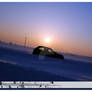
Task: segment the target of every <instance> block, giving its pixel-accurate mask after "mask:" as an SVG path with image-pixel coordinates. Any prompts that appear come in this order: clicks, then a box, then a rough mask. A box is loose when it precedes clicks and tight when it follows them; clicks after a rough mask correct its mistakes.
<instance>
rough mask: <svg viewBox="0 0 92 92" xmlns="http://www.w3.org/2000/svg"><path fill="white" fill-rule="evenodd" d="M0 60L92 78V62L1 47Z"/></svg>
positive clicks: (59, 73) (45, 70)
mask: <svg viewBox="0 0 92 92" xmlns="http://www.w3.org/2000/svg"><path fill="white" fill-rule="evenodd" d="M0 62H8V63H12V64H15V65H17V66H22V67H23V68H26V69H29V70H30V69H31V68H32V69H35V70H39V71H42V72H48V73H50V74H53V75H57V76H61V77H66V78H70V79H73V80H79V81H80V80H83V81H84V80H86V81H88V80H92V71H91V70H92V63H91V61H90V62H84V61H81V60H80V61H78V60H72V59H66V58H65V60H60V59H53V58H45V59H44V57H38V56H35V55H32V54H29V53H27V52H24V51H18V50H10V49H5V48H3V49H2V48H1V49H0Z"/></svg>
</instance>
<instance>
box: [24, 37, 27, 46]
mask: <svg viewBox="0 0 92 92" xmlns="http://www.w3.org/2000/svg"><path fill="white" fill-rule="evenodd" d="M26 46H27V37H26V36H25V39H24V47H26Z"/></svg>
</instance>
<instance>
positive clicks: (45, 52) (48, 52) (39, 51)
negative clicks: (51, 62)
mask: <svg viewBox="0 0 92 92" xmlns="http://www.w3.org/2000/svg"><path fill="white" fill-rule="evenodd" d="M32 54H35V55H42V56H48V57H52V58H59V59H64V56H63V55H61V54H58V53H56V52H55V51H53V50H52V49H51V48H48V47H45V46H38V47H36V48H35V49H34V50H33V53H32Z"/></svg>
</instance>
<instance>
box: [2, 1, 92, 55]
mask: <svg viewBox="0 0 92 92" xmlns="http://www.w3.org/2000/svg"><path fill="white" fill-rule="evenodd" d="M25 35H27V37H28V45H30V46H37V45H42V44H45V45H46V46H51V47H53V48H54V49H56V50H59V51H65V52H72V53H77V54H83V55H88V56H92V3H32V2H31V3H0V39H1V40H5V41H13V42H15V43H20V44H23V43H24V36H25ZM46 37H48V38H50V39H51V40H52V42H51V43H49V44H46V43H45V42H44V41H43V40H44V39H45V38H46Z"/></svg>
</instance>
